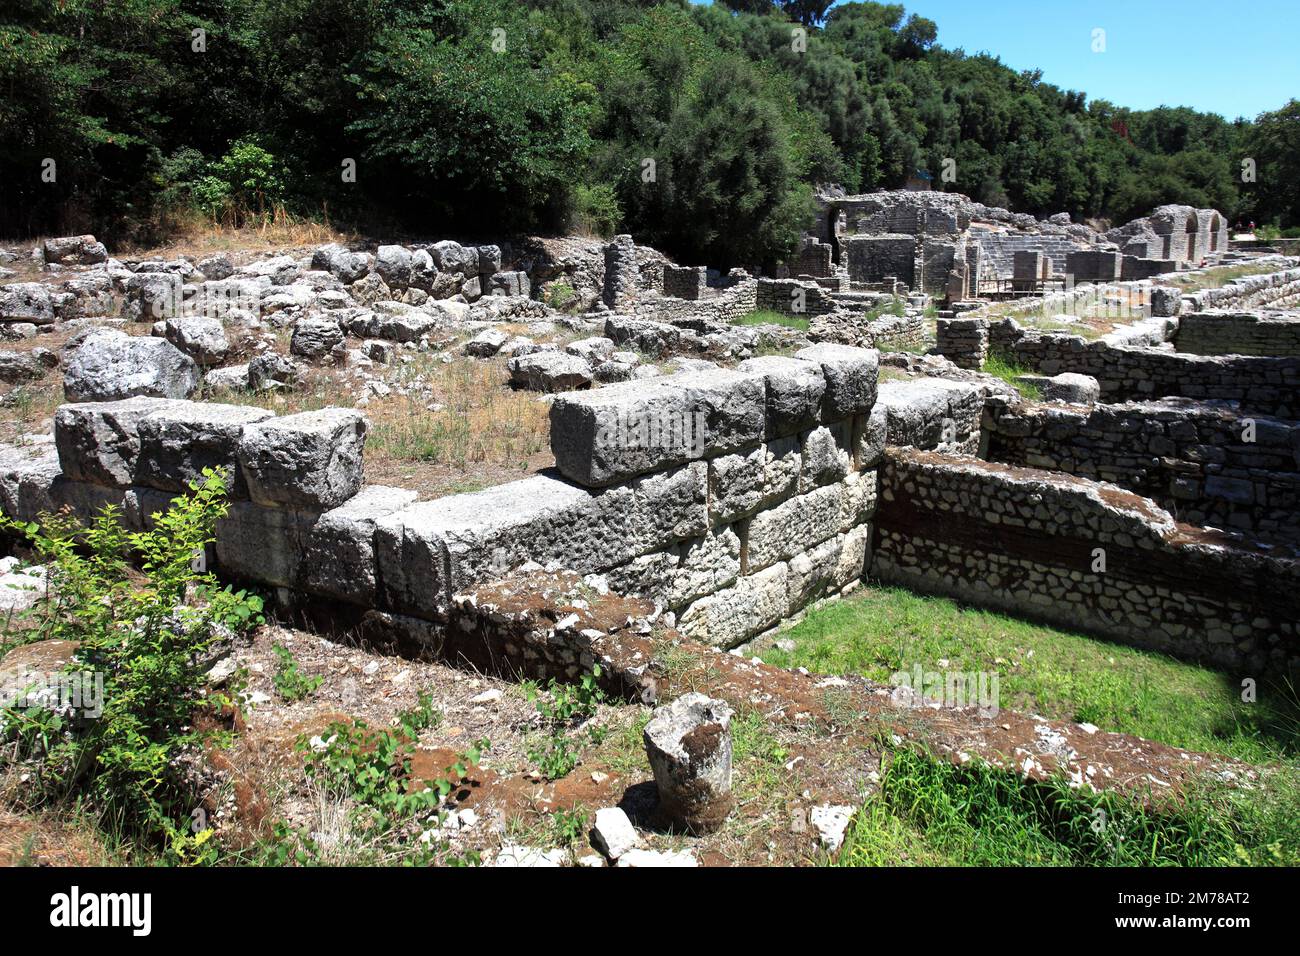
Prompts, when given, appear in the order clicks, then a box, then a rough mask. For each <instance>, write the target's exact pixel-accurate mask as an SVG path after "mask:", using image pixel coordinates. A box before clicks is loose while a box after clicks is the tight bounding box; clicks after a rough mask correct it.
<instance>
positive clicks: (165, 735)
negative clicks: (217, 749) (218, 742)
mask: <svg viewBox="0 0 1300 956" xmlns="http://www.w3.org/2000/svg"><path fill="white" fill-rule="evenodd" d="M190 489H191V490H190V493H189V494H187V495H184V496H181V497H179V498H177V499H175V500H174V501H173V502H172V504H171V507H170V508H169V510H168V511H166V512H164V513H160V514H155V515H154V516H153V518H154V524H155V527H154V529H153V530H151V531H144V532H127V531H126V530H125V529H124V528H123V527H122V523H121V520H120V515H119V513H118V511H117V509H115V508H113V507H112V506H105V508H104V509H103V510H102V511H101V512H100V513H99V515H98V516H96V518H95V519H94V520H93V521H92V522H91V523H90V525H89V526H88V527H82V526H80V525H79V524H77V523H76V522H75V521H73V520H72V519H70V518H67V517H63V516H53V515H42V516H40V518H41V520H40V522H39V523H37V522H32V523H28V524H23V523H18V522H14V521H11V520H8V519H4V520H3V521H0V528H3V529H4V530H8V531H10V532H16V533H19V534H21V535H23V536H24V537H26V538H27V539H28V540H29V541H30V543H31V546H32V548H33V549H34V550H35V551H36V552H37V553H38V554H39V555H40V558H41V560H42V561H43V562H44V563H45V564H46V565H47V567H48V575H49V584H50V594H51V598H50V600H49V601H48V602H47V603H46V604H44V605H43V606H38V608H37V609H36V612H35V614H34V615H33V624H34V630H35V632H36V634H37V635H38V636H39V638H40V639H50V640H65V641H77V642H79V647H78V648H77V651H76V654H75V661H74V663H73V664H71V665H70V666H69V668H68V669H69V671H72V672H76V673H78V674H87V673H91V674H94V675H95V676H96V678H99V679H102V681H103V693H102V698H101V701H102V710H101V712H100V713H99V715H98V716H93V717H84V716H83V717H81V718H75V717H73V716H69V715H68V714H65V713H62V712H60V711H57V710H49V709H45V708H42V707H37V706H32V707H26V708H22V709H14V708H10V709H6V710H5V711H4V712H3V718H4V733H5V735H6V736H7V737H8V738H9V739H10V740H12V741H14V742H15V743H16V744H17V751H18V753H19V755H20V758H21V759H24V760H26V761H27V762H28V764H29V765H30V768H31V769H30V773H31V785H32V787H33V788H34V790H35V792H36V795H37V802H38V803H40V802H48V803H55V802H64V801H67V802H72V801H82V802H85V803H88V804H89V805H90V806H92V807H93V808H94V809H95V810H96V811H97V812H98V813H99V814H100V815H101V818H111V819H112V820H114V821H115V824H116V825H118V826H121V827H122V829H123V830H124V832H125V833H126V834H127V835H128V836H130V837H133V838H140V839H143V840H146V841H152V842H155V843H158V842H162V843H164V844H165V848H166V849H165V852H166V854H167V856H168V858H169V859H171V860H173V861H176V862H194V861H204V860H208V859H210V858H211V854H212V852H213V848H212V846H211V845H210V842H209V841H210V838H211V836H212V831H211V830H210V829H208V828H207V827H206V826H202V825H200V822H201V821H202V816H201V814H200V815H199V816H197V817H195V816H193V814H195V812H196V810H198V808H199V807H200V795H199V794H198V793H197V792H196V788H195V784H194V782H193V776H192V775H191V774H188V773H187V769H186V768H187V765H188V764H189V763H190V762H192V761H194V760H195V759H197V758H198V757H199V756H200V754H201V751H202V749H203V748H204V747H205V746H206V745H208V744H210V743H212V742H213V741H214V738H217V737H219V736H220V735H219V734H218V732H217V731H214V730H204V729H201V728H200V727H198V726H196V718H197V717H198V716H199V714H200V711H202V710H204V709H206V708H209V707H211V706H213V705H221V704H226V705H228V704H230V703H232V702H231V701H229V700H228V699H225V698H222V697H221V696H220V695H214V694H211V693H209V691H208V688H207V686H206V681H205V678H204V674H205V671H206V669H207V668H208V667H210V666H211V663H212V660H211V653H210V652H211V651H212V649H213V646H214V645H215V644H217V643H218V642H219V641H222V640H225V639H229V638H230V637H231V636H233V635H235V634H237V633H239V632H241V631H244V630H247V629H249V628H251V627H253V626H255V625H257V624H259V623H260V622H261V620H262V615H261V611H262V601H261V599H260V598H258V597H256V596H254V595H250V594H247V593H246V592H244V591H238V592H234V591H232V590H231V589H230V588H221V587H220V586H219V585H218V584H217V581H216V579H215V578H214V577H213V576H212V575H211V574H209V573H206V572H200V571H196V570H194V567H193V565H194V563H195V556H196V554H199V553H201V552H202V551H203V550H204V549H205V548H206V546H207V545H209V544H211V543H212V542H213V541H214V537H213V531H214V528H215V526H216V522H217V520H218V519H220V518H221V517H222V516H224V515H225V513H226V507H227V505H226V485H225V479H224V476H223V475H222V474H221V473H219V472H215V471H212V470H210V469H208V470H205V471H204V473H203V478H202V480H200V481H195V482H193V483H192V484H191V486H190ZM132 558H134V559H136V560H138V561H139V563H140V567H141V570H142V571H143V573H144V577H145V579H144V580H143V581H139V580H138V579H133V578H132V576H131V574H130V564H129V560H130V559H132ZM192 823H194V826H191V824H192Z"/></svg>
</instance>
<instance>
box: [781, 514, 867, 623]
mask: <svg viewBox="0 0 1300 956" xmlns="http://www.w3.org/2000/svg"><path fill="white" fill-rule="evenodd" d="M870 547H871V529H870V527H868V526H866V525H861V526H859V527H856V528H854V529H853V530H851V531H849V532H848V533H847V534H841V535H837V536H836V537H834V538H831V539H829V540H827V541H823V542H822V543H821V544H819V545H817V546H816V547H815V548H813V549H812V550H810V551H805V552H804V553H802V554H799V555H796V556H795V557H794V558H792V559H791V560H790V570H789V574H788V576H787V579H786V584H787V587H788V589H789V593H788V596H789V601H790V610H791V611H795V610H798V609H799V608H801V607H804V606H805V605H808V604H811V603H812V602H813V601H816V600H819V599H820V598H823V597H826V596H827V595H830V594H836V593H838V592H839V591H841V590H843V589H844V588H845V587H847V586H848V585H849V584H851V583H853V582H854V581H856V580H858V579H859V578H861V577H862V575H863V574H864V573H865V571H866V562H867V552H868V550H869V549H870Z"/></svg>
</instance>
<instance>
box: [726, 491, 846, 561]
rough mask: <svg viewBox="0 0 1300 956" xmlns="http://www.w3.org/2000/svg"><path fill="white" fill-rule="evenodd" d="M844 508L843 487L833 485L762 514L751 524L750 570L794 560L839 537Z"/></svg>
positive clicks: (798, 497)
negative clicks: (799, 555)
mask: <svg viewBox="0 0 1300 956" xmlns="http://www.w3.org/2000/svg"><path fill="white" fill-rule="evenodd" d="M843 508H844V486H843V485H841V484H834V485H826V486H825V487H822V488H818V489H816V490H814V491H810V492H808V493H807V494H805V495H797V496H795V497H794V498H790V499H789V500H787V501H783V502H781V503H780V504H779V505H777V506H776V507H774V508H769V509H767V510H766V511H760V512H759V513H758V514H756V515H754V517H753V518H752V519H751V520H750V522H749V531H748V542H747V544H748V548H747V552H746V553H747V558H748V568H749V570H751V571H754V570H758V569H760V568H765V567H768V566H769V565H772V564H775V563H776V562H778V561H784V560H786V559H788V558H792V557H794V556H795V555H796V554H799V553H800V552H802V551H806V550H808V549H809V548H811V547H812V546H813V545H816V544H820V543H821V542H823V541H825V540H826V539H827V538H830V537H832V536H833V535H835V534H837V533H838V532H839V530H840V525H841V517H842V514H843Z"/></svg>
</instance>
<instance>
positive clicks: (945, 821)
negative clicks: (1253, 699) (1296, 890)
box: [836, 750, 1300, 866]
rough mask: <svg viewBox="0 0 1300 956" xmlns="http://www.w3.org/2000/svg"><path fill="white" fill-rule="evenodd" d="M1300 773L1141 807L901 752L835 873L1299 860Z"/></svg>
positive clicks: (860, 817)
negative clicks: (1297, 810) (849, 869)
mask: <svg viewBox="0 0 1300 956" xmlns="http://www.w3.org/2000/svg"><path fill="white" fill-rule="evenodd" d="M1298 780H1300V775H1297V774H1296V773H1295V772H1294V771H1287V772H1284V773H1278V774H1275V775H1273V776H1272V777H1271V778H1270V779H1269V781H1268V783H1267V784H1266V785H1265V786H1262V787H1258V788H1255V789H1252V790H1245V789H1239V790H1231V789H1228V788H1226V787H1221V786H1215V787H1212V788H1206V789H1202V790H1197V791H1188V792H1187V793H1185V794H1184V796H1183V798H1182V800H1181V801H1180V802H1178V803H1177V804H1172V803H1166V804H1163V805H1162V804H1158V803H1157V804H1154V805H1148V804H1146V803H1144V802H1143V801H1139V800H1137V799H1133V798H1131V797H1126V796H1124V795H1121V794H1118V793H1116V792H1114V791H1108V792H1105V793H1090V792H1085V791H1081V790H1072V789H1071V788H1070V787H1069V786H1067V785H1066V784H1065V783H1064V782H1063V781H1060V780H1054V781H1051V782H1048V783H1036V782H1030V781H1026V780H1023V779H1022V778H1021V777H1019V776H1018V775H1017V774H1014V773H1009V772H1007V771H1005V770H1000V769H997V768H994V767H990V766H988V765H986V764H982V763H968V764H965V765H963V766H960V767H959V766H955V765H953V764H951V763H949V762H948V761H947V760H943V759H938V758H933V757H930V756H928V755H925V754H921V753H917V752H914V751H906V750H905V751H899V752H898V753H896V754H895V755H894V757H893V759H892V761H891V762H890V765H889V767H888V769H887V770H886V771H885V774H884V776H883V778H882V780H881V788H880V791H879V793H878V794H877V795H876V796H874V797H872V798H871V799H870V800H868V801H867V803H866V804H865V805H864V806H863V807H862V809H861V810H860V812H859V813H858V814H857V815H856V817H855V818H854V822H853V824H852V826H851V827H850V829H849V832H848V834H847V835H846V839H845V843H844V847H843V849H842V850H841V851H840V853H839V856H838V857H837V858H836V863H837V865H840V866H897V865H899V864H910V865H917V866H935V865H942V866H1229V865H1248V866H1267V865H1289V866H1294V865H1295V864H1296V863H1297V862H1300V816H1298V815H1297V814H1296V813H1295V812H1294V811H1295V807H1296V806H1297V805H1298V804H1300V788H1298V787H1297V781H1298Z"/></svg>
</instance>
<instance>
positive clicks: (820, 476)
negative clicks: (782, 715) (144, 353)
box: [0, 345, 886, 646]
mask: <svg viewBox="0 0 1300 956" xmlns="http://www.w3.org/2000/svg"><path fill="white" fill-rule="evenodd" d="M876 375H877V358H876V353H875V352H873V351H869V350H865V349H858V348H851V347H847V346H836V345H817V346H812V347H809V348H805V349H803V350H801V351H800V352H799V353H797V355H796V357H794V358H781V357H766V358H760V359H753V360H750V361H749V362H745V363H742V365H741V366H740V369H739V370H738V371H728V370H724V369H717V370H714V371H707V372H694V373H682V374H679V375H675V376H666V377H664V378H661V379H656V380H653V381H638V382H629V383H625V384H622V385H612V386H608V387H605V388H601V389H596V390H594V391H590V392H582V393H577V392H575V393H565V394H562V395H559V396H558V397H557V398H556V399H555V400H554V403H553V405H552V413H551V414H552V429H551V436H552V443H553V450H554V452H555V455H556V461H557V469H556V470H553V471H546V472H542V473H539V474H536V475H532V476H530V477H528V478H524V479H522V480H520V481H515V482H511V483H509V484H505V485H500V486H497V487H494V488H489V489H486V490H484V491H480V492H475V493H473V494H464V495H453V496H449V497H445V498H440V499H437V500H433V501H418V500H416V497H417V496H416V494H415V493H414V492H409V491H404V490H401V489H395V488H384V487H377V486H363V485H362V468H361V454H360V453H361V444H362V442H363V441H364V419H363V418H362V416H361V415H360V414H359V413H357V412H352V411H347V412H344V411H340V410H327V411H323V412H316V413H310V414H306V415H298V416H286V417H283V418H275V417H274V416H272V415H271V414H270V413H269V412H266V411H263V410H261V409H255V408H248V407H243V406H230V405H217V404H200V403H192V402H184V401H168V400H158V399H133V400H129V401H126V402H111V403H87V404H84V405H70V406H64V407H63V408H62V409H61V410H60V411H59V413H58V415H57V416H56V430H55V434H54V436H53V440H52V441H44V442H40V441H37V442H34V443H33V444H32V445H30V446H29V447H24V448H16V447H4V448H2V449H0V506H3V509H4V511H5V513H7V514H9V515H11V516H13V517H15V518H21V519H23V520H32V519H35V518H36V517H37V516H38V515H39V514H40V513H41V512H52V511H55V510H58V509H59V508H61V507H63V506H65V505H67V506H69V507H70V508H71V509H72V510H73V511H74V512H75V513H77V514H79V515H81V516H82V517H87V516H89V515H90V514H91V513H92V512H93V511H95V510H96V509H98V508H99V507H100V506H101V505H102V504H104V503H112V504H115V505H117V506H118V507H119V508H121V509H122V511H123V514H124V516H125V520H126V522H127V524H128V525H129V526H130V527H133V528H141V527H145V526H147V525H148V524H149V520H150V519H149V517H148V516H149V515H151V514H153V513H154V512H156V511H158V510H160V509H162V508H164V507H165V506H166V505H167V503H168V501H169V500H170V498H171V497H172V496H173V495H175V494H177V493H179V492H181V491H182V490H183V487H184V482H185V481H186V480H187V479H189V478H193V477H195V476H197V474H198V473H199V471H200V469H201V468H202V467H205V466H214V467H215V466H220V467H225V468H227V469H229V470H230V472H231V474H232V476H233V479H232V498H233V501H232V503H231V508H230V513H229V515H228V517H226V518H225V519H223V520H222V522H221V523H220V524H219V526H218V529H217V542H216V545H215V548H214V553H213V555H212V558H213V560H214V567H215V568H216V569H217V570H219V571H220V572H221V573H222V574H224V575H226V576H228V577H230V578H234V579H240V580H246V581H249V582H253V583H255V584H259V585H261V586H264V587H270V588H275V589H281V592H282V594H281V596H282V597H284V598H285V599H286V600H290V601H291V600H292V599H293V596H294V595H295V594H305V595H309V596H311V597H312V598H313V599H325V600H326V601H330V602H337V603H340V604H344V605H351V606H353V607H354V608H356V609H358V610H362V611H363V610H377V611H382V612H385V613H391V614H395V615H400V616H404V617H408V618H416V619H420V620H425V621H429V622H432V623H435V624H438V623H442V622H444V621H445V620H446V615H447V612H448V609H449V608H450V607H451V606H452V604H453V601H454V598H455V596H456V595H457V594H459V593H462V592H464V591H465V590H466V589H468V588H471V587H473V586H475V585H477V584H480V583H482V582H484V581H487V580H490V579H493V578H496V577H500V576H502V575H503V574H505V573H508V572H510V571H511V570H513V569H515V568H517V567H519V566H521V565H524V564H528V563H533V562H536V563H540V564H553V565H555V566H557V567H563V568H566V569H569V570H572V571H574V572H577V573H579V574H591V573H599V574H603V575H605V576H606V577H607V579H608V581H609V584H610V586H611V587H613V588H615V590H617V591H619V592H621V593H630V594H637V595H644V596H648V597H651V598H653V599H655V600H658V601H660V602H661V603H662V604H663V605H664V606H665V607H667V608H669V609H670V610H671V611H673V612H676V613H677V614H678V620H679V623H680V625H681V628H682V630H683V632H684V633H687V634H688V635H691V636H695V637H698V638H699V639H701V640H707V641H708V642H710V643H714V644H722V645H727V646H730V645H733V644H736V643H739V642H740V641H743V640H744V639H746V638H748V637H751V636H753V635H754V634H756V633H758V632H760V631H763V630H765V629H767V628H770V627H772V626H774V625H775V624H777V623H779V622H780V621H781V620H782V619H784V618H785V617H787V616H788V615H789V614H790V613H792V612H793V611H794V610H796V609H798V608H799V607H802V606H803V605H804V604H806V603H808V602H809V601H812V600H816V599H818V598H820V597H823V596H825V595H827V594H830V593H834V592H836V591H839V590H840V589H842V588H844V587H846V586H847V585H849V584H851V583H853V582H855V581H857V580H858V578H860V576H861V574H862V571H863V568H864V566H865V561H866V553H867V546H868V543H869V540H870V528H869V522H870V520H871V516H872V513H873V511H874V507H875V497H876V491H875V489H876V471H875V469H876V465H877V462H878V459H879V455H880V452H881V449H882V448H883V445H884V441H885V429H886V420H885V411H884V409H883V408H882V409H881V410H880V411H879V412H876V411H875V401H876Z"/></svg>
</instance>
